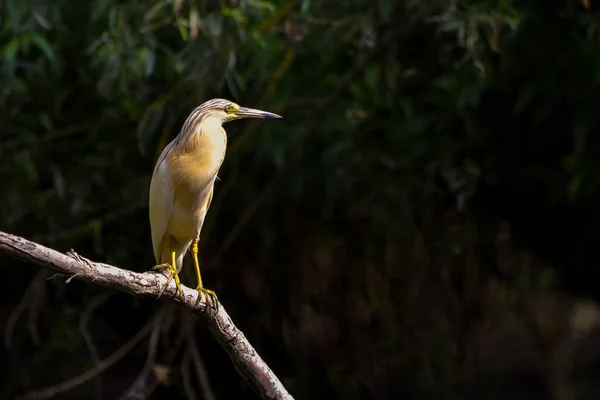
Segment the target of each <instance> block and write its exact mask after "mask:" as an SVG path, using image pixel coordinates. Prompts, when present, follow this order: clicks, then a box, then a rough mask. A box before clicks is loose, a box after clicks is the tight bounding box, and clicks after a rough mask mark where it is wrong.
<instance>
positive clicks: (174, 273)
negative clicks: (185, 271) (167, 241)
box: [151, 250, 183, 297]
mask: <svg viewBox="0 0 600 400" xmlns="http://www.w3.org/2000/svg"><path fill="white" fill-rule="evenodd" d="M176 259H177V255H176V253H175V250H172V251H171V264H158V265H155V266H154V267H152V269H151V271H160V270H162V269H169V270H170V271H171V275H169V278H168V279H167V283H165V285H164V286H163V287H162V289H160V292H159V293H158V297H160V296H161V295H162V294H163V292H164V291H165V289H166V288H167V286H169V282H171V279H173V278H175V286H177V293H179V295H180V296H181V297H183V290H181V282H180V281H179V274H178V273H177V260H176Z"/></svg>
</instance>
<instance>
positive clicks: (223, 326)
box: [0, 232, 293, 400]
mask: <svg viewBox="0 0 600 400" xmlns="http://www.w3.org/2000/svg"><path fill="white" fill-rule="evenodd" d="M0 251H2V252H4V253H6V254H9V255H11V256H13V257H15V258H18V259H22V260H25V261H29V262H31V263H33V264H37V265H41V266H43V267H46V268H50V269H52V270H54V271H56V272H58V273H60V274H64V275H66V276H69V278H68V280H70V279H78V280H81V281H85V282H90V283H94V284H98V285H103V286H107V287H110V288H113V289H117V290H120V291H123V292H126V293H129V294H132V295H135V296H145V297H154V298H156V297H157V296H158V294H159V293H160V289H161V288H162V287H163V285H164V284H165V282H166V280H167V278H166V276H165V275H163V274H162V273H153V272H144V273H139V272H133V271H128V270H125V269H121V268H118V267H115V266H112V265H108V264H103V263H97V262H93V261H90V260H88V259H86V258H83V257H81V256H79V255H78V254H76V253H75V252H74V251H70V252H68V253H67V254H62V253H59V252H57V251H55V250H53V249H50V248H48V247H45V246H42V245H40V244H37V243H34V242H31V241H29V240H27V239H24V238H22V237H19V236H15V235H11V234H8V233H4V232H0ZM182 289H183V295H184V298H183V299H182V298H180V297H179V296H176V289H175V283H174V282H173V281H171V282H170V284H169V286H168V287H167V288H166V289H165V291H164V293H163V294H162V296H161V297H160V298H161V299H167V300H170V301H174V302H177V303H179V304H180V305H181V307H186V308H187V309H188V310H190V311H191V312H193V313H195V314H198V315H201V316H203V317H205V319H206V321H207V322H208V326H209V329H210V331H211V333H212V334H213V336H214V337H215V338H216V339H217V341H218V342H219V343H220V344H221V346H222V347H223V349H224V350H225V351H226V352H227V354H228V355H229V357H230V358H231V360H232V361H233V363H234V364H235V367H236V369H237V371H238V372H239V373H240V374H241V375H242V376H243V377H244V378H245V380H246V381H247V382H248V383H249V385H250V386H251V387H252V388H253V389H254V391H255V392H256V393H257V394H258V395H259V396H260V397H261V398H263V399H278V400H279V399H293V398H292V396H291V395H290V394H289V393H288V392H287V391H286V389H285V388H284V387H283V385H282V384H281V382H280V381H279V379H278V378H277V376H275V374H274V373H273V371H271V369H270V368H269V367H268V366H267V364H266V363H265V362H264V361H263V359H262V358H261V357H260V355H259V354H258V353H257V352H256V350H254V348H253V347H252V345H251V344H250V343H249V342H248V340H247V339H246V337H245V336H244V334H243V333H242V332H241V331H240V330H239V329H238V328H237V327H236V326H235V325H234V323H233V321H232V320H231V318H230V317H229V315H228V314H227V312H226V311H225V308H223V306H222V305H221V304H219V308H218V312H217V313H214V312H211V313H209V312H207V309H206V302H205V301H204V299H200V301H198V293H197V292H196V290H193V289H190V288H188V287H185V286H183V285H182Z"/></svg>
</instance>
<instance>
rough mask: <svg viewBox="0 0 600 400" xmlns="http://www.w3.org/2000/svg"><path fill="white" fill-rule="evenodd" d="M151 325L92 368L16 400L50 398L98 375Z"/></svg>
mask: <svg viewBox="0 0 600 400" xmlns="http://www.w3.org/2000/svg"><path fill="white" fill-rule="evenodd" d="M151 326H152V325H151V324H150V322H148V323H146V325H144V327H143V328H142V329H140V330H139V332H138V333H136V334H135V336H133V337H132V338H131V339H129V340H128V341H127V342H125V344H124V345H123V346H121V348H119V350H117V351H115V352H114V353H113V354H111V355H110V356H109V357H107V358H105V359H104V360H102V361H101V362H99V363H98V364H96V366H95V367H94V368H92V369H90V370H87V371H86V372H84V373H83V374H81V375H78V376H76V377H74V378H71V379H69V380H66V381H64V382H63V383H59V384H58V385H54V386H51V387H48V388H45V389H40V390H34V391H31V392H28V393H25V394H24V395H23V396H21V397H18V398H17V400H44V399H50V398H52V397H54V396H56V395H57V394H60V393H62V392H66V391H68V390H71V389H73V388H75V387H77V386H79V385H81V384H83V383H85V382H87V381H89V380H90V379H92V378H94V377H96V376H98V374H101V373H102V372H103V371H104V370H106V369H107V368H109V367H111V366H112V365H113V364H115V363H116V362H117V361H119V360H120V359H122V358H123V357H125V356H126V355H127V353H129V352H130V351H131V350H133V349H134V348H135V346H137V344H138V343H139V342H140V341H141V340H142V339H143V338H144V337H145V336H146V335H147V334H148V333H149V332H150V328H151Z"/></svg>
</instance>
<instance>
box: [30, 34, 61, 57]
mask: <svg viewBox="0 0 600 400" xmlns="http://www.w3.org/2000/svg"><path fill="white" fill-rule="evenodd" d="M30 40H31V41H32V42H33V43H34V44H35V45H36V47H37V48H38V49H39V50H40V51H41V52H42V53H44V55H45V56H46V58H47V59H48V60H49V61H52V62H54V61H56V55H55V54H54V50H53V49H52V46H51V45H50V43H48V40H46V38H45V37H43V36H41V35H39V34H37V33H36V34H33V35H32V36H31V37H30Z"/></svg>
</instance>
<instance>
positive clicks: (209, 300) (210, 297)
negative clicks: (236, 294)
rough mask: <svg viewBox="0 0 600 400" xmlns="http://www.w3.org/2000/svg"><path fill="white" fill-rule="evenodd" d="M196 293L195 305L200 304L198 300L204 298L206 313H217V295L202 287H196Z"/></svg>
mask: <svg viewBox="0 0 600 400" xmlns="http://www.w3.org/2000/svg"><path fill="white" fill-rule="evenodd" d="M196 290H197V291H198V298H197V300H196V304H198V303H199V302H200V298H202V297H204V298H205V299H206V311H207V312H209V313H211V312H212V310H214V311H215V312H217V311H219V300H218V299H217V294H216V293H215V292H214V291H212V290H208V289H204V288H203V287H200V286H198V287H197V288H196Z"/></svg>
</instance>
